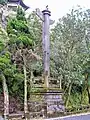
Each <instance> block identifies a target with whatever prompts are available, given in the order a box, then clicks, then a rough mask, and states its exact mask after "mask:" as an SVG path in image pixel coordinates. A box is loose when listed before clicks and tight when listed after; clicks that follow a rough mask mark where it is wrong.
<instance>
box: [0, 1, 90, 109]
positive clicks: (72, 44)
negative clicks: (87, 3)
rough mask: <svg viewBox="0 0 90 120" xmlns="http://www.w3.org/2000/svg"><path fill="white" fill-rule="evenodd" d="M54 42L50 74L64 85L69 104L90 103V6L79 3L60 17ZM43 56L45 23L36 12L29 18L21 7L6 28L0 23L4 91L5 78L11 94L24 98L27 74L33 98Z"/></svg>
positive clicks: (52, 36)
mask: <svg viewBox="0 0 90 120" xmlns="http://www.w3.org/2000/svg"><path fill="white" fill-rule="evenodd" d="M1 4H4V2H3V1H2V2H1ZM50 42H51V46H50V49H51V53H50V54H51V56H50V77H51V78H53V79H55V80H57V81H58V82H59V84H60V89H63V91H64V97H63V98H64V102H65V105H66V107H72V106H78V105H81V104H83V105H87V104H90V9H87V10H85V9H83V8H80V7H77V8H76V9H72V10H71V12H70V13H68V14H66V15H65V16H63V17H62V18H60V19H59V20H58V22H57V23H56V25H55V26H54V27H53V29H51V31H50ZM42 57H43V56H42V23H41V21H40V20H39V19H38V17H37V16H36V14H35V13H34V12H32V13H31V14H30V15H29V16H28V18H26V17H25V12H24V11H23V9H21V8H18V9H17V14H16V16H14V17H8V23H7V27H6V29H3V28H2V25H0V76H1V77H0V94H1V95H2V94H3V85H2V84H3V79H4V78H5V80H6V84H7V87H8V93H9V95H10V96H12V97H18V98H19V99H20V100H21V101H23V100H24V79H25V78H26V79H27V83H28V84H27V87H28V100H30V92H31V91H38V89H36V88H35V86H34V82H35V79H36V78H38V79H39V77H42V74H43V72H42V71H43V63H42V59H41V58H42ZM38 84H40V82H39V83H38ZM56 84H58V83H56ZM43 86H44V85H43Z"/></svg>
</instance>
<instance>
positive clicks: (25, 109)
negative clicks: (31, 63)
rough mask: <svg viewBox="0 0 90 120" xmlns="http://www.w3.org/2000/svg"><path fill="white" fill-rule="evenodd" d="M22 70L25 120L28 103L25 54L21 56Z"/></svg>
mask: <svg viewBox="0 0 90 120" xmlns="http://www.w3.org/2000/svg"><path fill="white" fill-rule="evenodd" d="M23 61H24V65H23V70H24V114H25V120H27V113H28V104H27V74H26V59H25V56H23Z"/></svg>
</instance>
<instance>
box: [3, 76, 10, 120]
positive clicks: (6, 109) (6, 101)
mask: <svg viewBox="0 0 90 120" xmlns="http://www.w3.org/2000/svg"><path fill="white" fill-rule="evenodd" d="M1 77H2V80H3V93H4V120H8V115H9V94H8V87H7V84H6V78H5V76H4V75H3V74H2V75H1Z"/></svg>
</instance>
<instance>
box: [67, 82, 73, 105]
mask: <svg viewBox="0 0 90 120" xmlns="http://www.w3.org/2000/svg"><path fill="white" fill-rule="evenodd" d="M71 88H72V83H71V84H70V85H69V89H68V95H67V99H66V107H67V106H68V103H69V97H70V94H71Z"/></svg>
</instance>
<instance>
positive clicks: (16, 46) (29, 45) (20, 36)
mask: <svg viewBox="0 0 90 120" xmlns="http://www.w3.org/2000/svg"><path fill="white" fill-rule="evenodd" d="M7 33H8V36H9V38H10V41H9V44H10V46H9V48H10V51H11V53H12V59H13V61H14V62H15V63H16V65H17V69H18V70H19V72H20V73H23V74H24V113H25V119H27V115H26V114H27V113H28V105H27V82H28V79H29V77H30V74H29V75H27V73H30V71H31V62H32V61H34V60H35V59H36V60H37V59H39V57H38V55H36V54H35V53H34V51H33V46H34V43H35V42H34V36H33V34H32V32H31V31H30V29H29V27H28V24H27V20H26V18H25V13H24V11H23V10H22V9H21V8H18V10H17V15H16V18H15V19H12V20H10V21H9V22H8V25H7ZM13 38H14V39H13ZM27 70H28V71H27Z"/></svg>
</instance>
